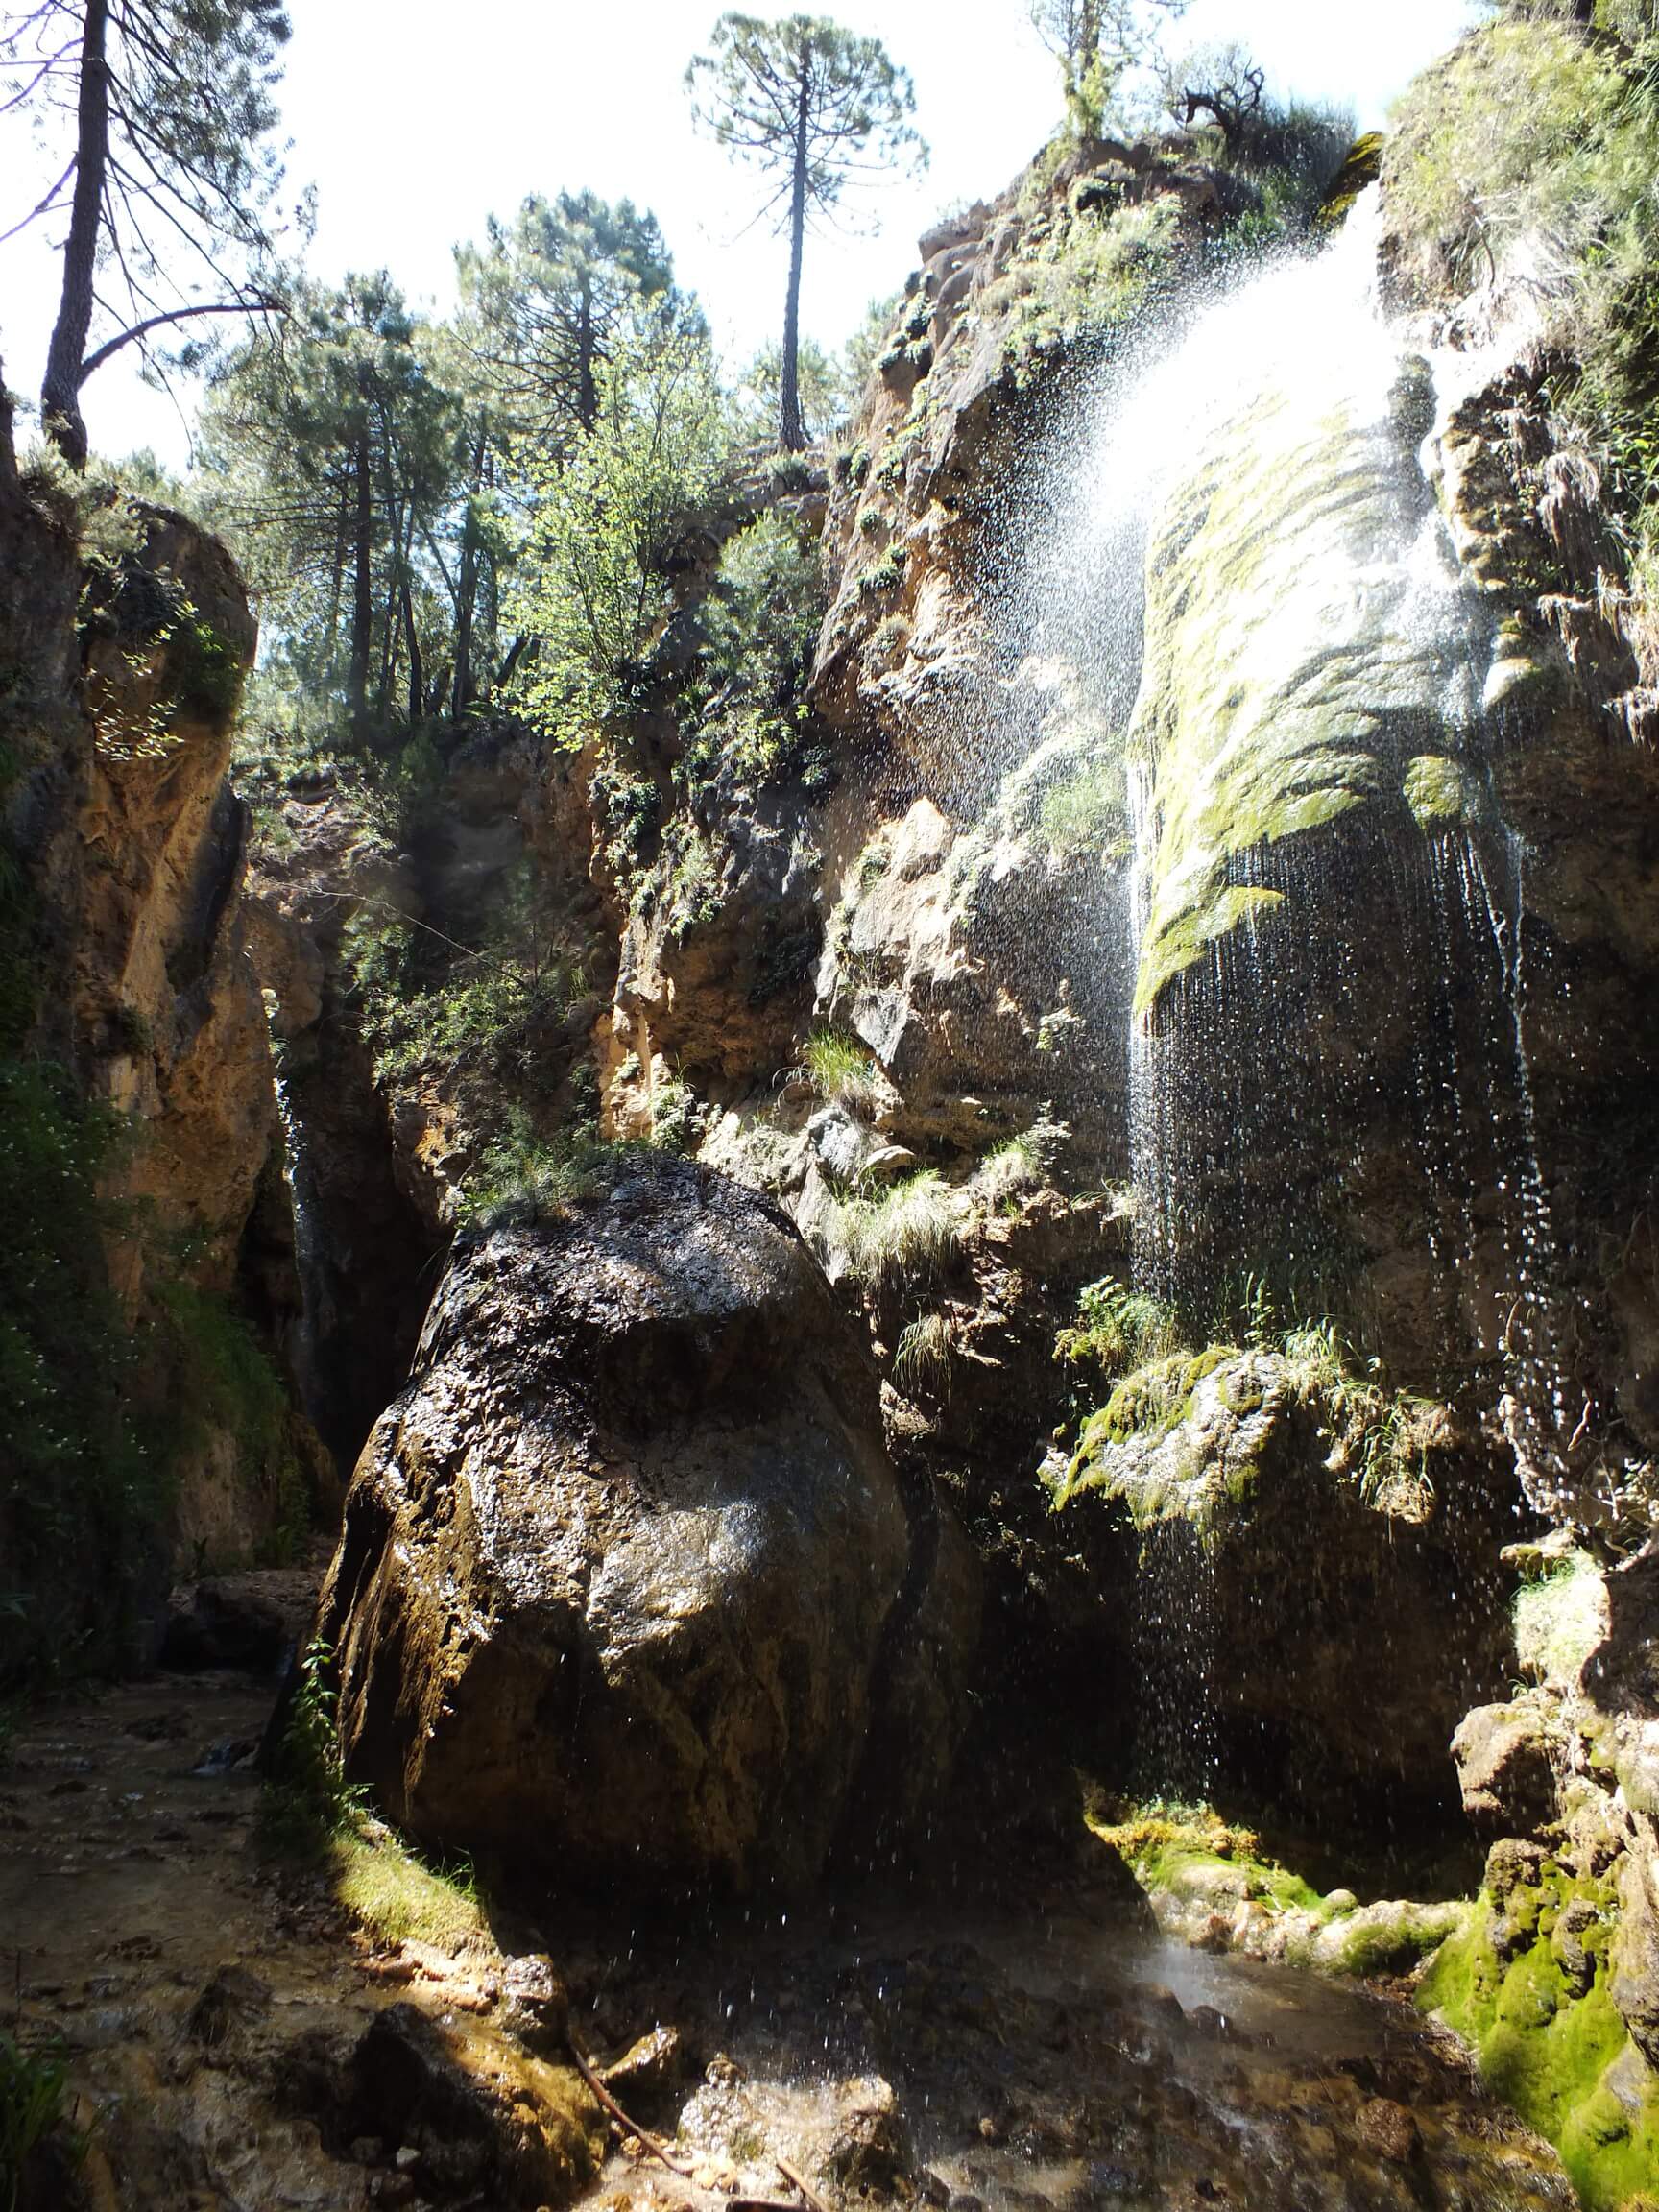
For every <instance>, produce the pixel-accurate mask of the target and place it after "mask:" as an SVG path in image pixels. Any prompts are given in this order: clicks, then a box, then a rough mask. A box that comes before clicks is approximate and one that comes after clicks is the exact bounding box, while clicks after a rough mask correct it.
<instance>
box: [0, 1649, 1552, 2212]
mask: <svg viewBox="0 0 1659 2212" xmlns="http://www.w3.org/2000/svg"><path fill="white" fill-rule="evenodd" d="M272 1697H273V1686H272V1683H271V1680H270V1678H269V1677H268V1676H263V1675H259V1674H254V1673H249V1672H246V1671H237V1670H229V1669H224V1668H217V1669H210V1670H207V1671H196V1672H190V1673H183V1672H175V1673H165V1672H164V1673H161V1674H159V1675H156V1676H154V1677H152V1678H151V1679H149V1680H146V1681H141V1682H135V1683H129V1684H126V1685H123V1686H121V1687H119V1688H116V1689H111V1690H108V1691H105V1692H102V1693H98V1694H89V1695H84V1696H81V1697H78V1698H76V1699H74V1700H72V1701H66V1702H64V1703H62V1704H60V1705H59V1706H57V1707H55V1708H52V1709H48V1710H46V1711H44V1712H42V1713H41V1714H40V1715H39V1716H38V1717H37V1718H36V1719H35V1720H34V1721H33V1722H32V1723H31V1725H30V1726H29V1727H28V1728H27V1729H26V1730H24V1731H23V1732H22V1733H21V1734H20V1735H19V1736H18V1737H17V1739H16V1740H15V1743H14V1744H13V1747H12V1756H11V1760H10V1764H9V1765H8V1767H7V1768H6V1769H5V1772H4V1775H3V1777H0V1828H3V1830H4V1835H5V1851H4V1857H3V1861H0V1946H3V1947H4V1949H5V1950H6V1951H7V1952H8V1953H9V1954H11V1957H10V1959H9V1960H8V1966H9V1969H10V1971H9V1972H8V1975H7V1981H8V1983H9V1984H10V1988H9V1996H10V1998H11V2008H12V2010H13V2012H14V2014H15V2026H16V2029H17V2031H18V2033H19V2035H20V2037H21V2039H22V2040H23V2041H24V2042H25V2043H26V2044H29V2045H31V2046H33V2047H35V2048H36V2049H38V2048H42V2047H48V2048H49V2047H51V2045H52V2044H54V2043H55V2045H56V2048H57V2050H58V2052H59V2054H60V2060H61V2063H62V2065H63V2066H64V2067H65V2069H66V2071H67V2076H68V2081H69V2085H70V2090H71V2094H72V2097H73V2099H74V2105H75V2119H76V2122H77V2125H78V2127H79V2128H80V2129H81V2130H82V2133H83V2138H84V2147H83V2149H82V2151H81V2153H80V2155H79V2158H77V2157H75V2156H74V2155H65V2156H63V2157H61V2158H56V2159H42V2158H40V2157H36V2159H35V2160H34V2161H33V2162H32V2164H31V2165H30V2166H29V2167H28V2168H27V2169H26V2177H25V2186H24V2194H23V2196H22V2198H21V2199H20V2201H21V2202H22V2203H23V2204H25V2205H26V2206H31V2207H35V2208H37V2212H38V2208H43V2207H46V2206H54V2207H56V2206H59V2205H67V2204H74V2203H77V2202H79V2203H80V2204H83V2205H92V2206H107V2205H116V2204H140V2203H141V2204H157V2205H158V2204H162V2203H166V2204H168V2205H177V2206H180V2207H186V2206H187V2207H191V2208H193V2212H209V2208H211V2212H220V2208H226V2212H228V2208H230V2207H236V2208H238V2212H242V2208H246V2212H254V2208H261V2212H263V2208H264V2207H275V2206H279V2205H281V2206H286V2205H296V2206H299V2205H304V2206H317V2207H332V2206H356V2205H360V2204H361V2205H368V2204H385V2205H405V2206H421V2205H433V2206H459V2205H471V2206H477V2207H480V2208H482V2207H485V2206H496V2205H502V2206H517V2205H526V2206H534V2205H538V2204H552V2203H559V2202H567V2201H572V2200H574V2201H577V2202H579V2203H582V2204H584V2205H590V2206H593V2207H599V2206H603V2207H605V2208H606V2212H630V2208H632V2207H638V2208H639V2212H645V2208H646V2207H652V2208H655V2212H671V2208H679V2207H685V2208H686V2212H719V2208H721V2207H725V2206H731V2207H733V2212H741V2208H744V2207H751V2208H752V2207H754V2206H755V2205H757V2204H758V2203H766V2204H774V2203H775V2204H779V2205H785V2204H787V2205H791V2206H796V2207H799V2206H800V2205H801V2204H803V2203H804V2202H805V2204H806V2205H807V2206H809V2207H814V2208H817V2207H829V2208H830V2212H848V2208H850V2207H852V2206H854V2205H860V2204H886V2203H896V2204H904V2205H932V2206H936V2207H939V2208H940V2212H982V2208H991V2207H1006V2208H1008V2212H1044V2208H1045V2207H1049V2206H1052V2207H1054V2208H1055V2212H1065V2208H1067V2207H1070V2206H1083V2205H1100V2206H1112V2207H1124V2208H1128V2207H1147V2208H1151V2207H1159V2208H1170V2212H1173V2208H1175V2207H1182V2208H1187V2207H1194V2208H1195V2207H1198V2206H1200V2205H1213V2204H1232V2205H1238V2206H1245V2205H1262V2206H1264V2205H1268V2204H1271V2205H1274V2206H1306V2207H1309V2208H1310V2212H1311V2208H1312V2207H1320V2208H1321V2212H1325V2208H1338V2207H1355V2208H1357V2212H1358V2208H1360V2207H1364V2208H1370V2207H1378V2208H1383V2207H1390V2208H1391V2207H1394V2206H1400V2207H1403V2208H1404V2207H1408V2206H1409V2207H1417V2206H1436V2207H1447V2208H1451V2207H1459V2208H1464V2207H1469V2208H1473V2207H1491V2208H1494V2212H1496V2208H1499V2207H1503V2208H1509V2207H1518V2208H1519V2207H1530V2206H1541V2207H1542V2206H1568V2205H1571V2204H1572V2203H1573V2202H1574V2197H1573V2193H1572V2190H1571V2188H1570V2186H1569V2184H1568V2183H1567V2181H1566V2180H1565V2178H1564V2177H1563V2176H1562V2175H1561V2172H1560V2170H1559V2167H1558V2166H1557V2165H1556V2163H1555V2160H1554V2158H1553V2155H1552V2153H1551V2152H1549V2151H1548V2150H1547V2149H1546V2148H1545V2147H1544V2146H1543V2145H1541V2144H1540V2143H1539V2142H1538V2141H1537V2139H1536V2138H1534V2137H1532V2136H1530V2135H1529V2134H1528V2133H1527V2131H1526V2130H1525V2129H1524V2128H1521V2127H1520V2125H1519V2124H1518V2123H1517V2122H1516V2121H1515V2120H1514V2119H1513V2118H1512V2117H1511V2116H1510V2115H1508V2114H1507V2113H1506V2112H1504V2111H1503V2110H1502V2109H1501V2108H1500V2107H1498V2106H1496V2105H1494V2104H1492V2103H1491V2102H1490V2101H1488V2100H1487V2099H1486V2098H1485V2097H1484V2096H1483V2095H1482V2093H1481V2092H1480V2090H1479V2087H1478V2086H1477V2085H1476V2084H1475V2082H1474V2081H1473V2080H1472V2079H1471V2077H1470V2075H1469V2073H1468V2071H1467V2069H1466V2067H1465V2066H1464V2065H1463V2063H1462V2062H1461V2060H1460V2058H1459V2056H1457V2054H1456V2052H1455V2048H1454V2047H1452V2046H1450V2045H1449V2043H1447V2042H1445V2041H1443V2040H1441V2039H1439V2038H1437V2037H1436V2036H1435V2035H1434V2033H1433V2032H1431V2030H1429V2029H1428V2028H1426V2027H1425V2025H1424V2023H1423V2022H1422V2021H1421V2020H1420V2019H1419V2018H1418V2017H1417V2016H1416V2015H1415V2014H1414V2013H1413V2012H1412V2011H1411V2010H1410V2009H1409V2008H1408V2007H1407V2006H1406V2005H1405V2004H1403V2003H1402V2002H1400V2001H1399V2000H1398V1999H1396V1998H1393V1997H1391V1996H1386V1995H1380V1994H1375V1993H1372V1992H1369V1991H1366V1990H1363V1989H1360V1988H1356V1987H1352V1986H1340V1987H1339V1986H1337V1985H1335V1984H1326V1983H1322V1982H1320V1981H1318V1980H1317V1979H1315V1978H1314V1977H1312V1976H1310V1975H1305V1974H1298V1973H1294V1972H1291V1971H1289V1970H1286V1969H1278V1970H1275V1969H1272V1968H1268V1967H1262V1966H1259V1965H1252V1964H1251V1963H1249V1962H1247V1961H1242V1960H1235V1959H1226V1958H1219V1957H1211V1956H1207V1955H1205V1954H1203V1953H1201V1952H1197V1951H1193V1950H1189V1949H1187V1948H1186V1947H1185V1946H1182V1945H1180V1944H1177V1943H1172V1942H1170V1941H1167V1940H1166V1939H1165V1938H1163V1937H1161V1936H1158V1935H1157V1933H1156V1931H1155V1930H1154V1929H1153V1928H1152V1927H1151V1925H1150V1921H1149V1918H1148V1916H1147V1915H1146V1913H1145V1911H1144V1908H1143V1907H1142V1904H1141V1903H1140V1901H1139V1899H1138V1898H1137V1897H1136V1896H1135V1895H1134V1893H1133V1892H1130V1891H1126V1890H1125V1887H1124V1886H1123V1883H1122V1878H1121V1871H1120V1867H1119V1865H1118V1862H1117V1861H1116V1860H1115V1859H1114V1858H1112V1856H1111V1855H1110V1854H1109V1853H1108V1852H1106V1850H1105V1848H1104V1846H1102V1845H1100V1844H1098V1843H1097V1842H1095V1841H1094V1840H1093V1839H1091V1838H1090V1837H1089V1836H1088V1835H1087V1832H1086V1831H1085V1830H1084V1829H1083V1828H1082V1826H1081V1823H1080V1822H1079V1823H1078V1824H1077V1826H1076V1828H1075V1832H1074V1833H1073V1832H1072V1831H1070V1829H1059V1830H1057V1831H1056V1839H1055V1841H1054V1843H1053V1845H1052V1847H1051V1849H1050V1850H1049V1851H1048V1852H1046V1853H1045V1854H1040V1855H1038V1856H1037V1857H1033V1856H1032V1855H1031V1854H1030V1853H1029V1852H1022V1854H1021V1857H1020V1863H1017V1864H1013V1865H1010V1864H1006V1863H998V1859H997V1854H996V1851H995V1848H994V1847H993V1849H992V1850H991V1852H990V1854H989V1856H987V1855H986V1854H985V1853H984V1852H983V1851H982V1850H974V1851H971V1852H967V1853H963V1852H961V1851H959V1850H956V1849H954V1848H952V1849H949V1850H946V1849H944V1848H943V1846H944V1845H945V1844H946V1841H947V1839H946V1838H945V1837H944V1836H943V1835H941V1836H940V1838H939V1841H940V1844H941V1847H942V1849H941V1853H940V1855H939V1863H936V1865H935V1867H934V1871H933V1875H932V1876H931V1877H930V1878H927V1879H925V1880H924V1881H923V1882H922V1883H921V1884H919V1885H917V1886H916V1887H912V1888H909V1889H907V1890H905V1891H902V1892H887V1893H879V1894H878V1893H877V1892H874V1891H872V1890H869V1889H867V1888H866V1889H862V1890H859V1891H857V1892H856V1893H852V1892H847V1893H843V1894H840V1895H836V1894H834V1893H833V1892H830V1893H829V1894H826V1893H823V1892H820V1893H819V1894H818V1896H817V1899H816V1901H815V1902H814V1903H813V1904H812V1905H811V1906H810V1907H809V1908H808V1909H806V1910H802V1909H801V1908H799V1907H796V1908H791V1907H789V1906H787V1905H786V1904H784V1903H782V1902H781V1901H780V1900H779V1899H778V1898H777V1897H776V1896H775V1895H774V1896H768V1897H767V1898H766V1900H765V1901H764V1902H762V1901H760V1900H758V1899H757V1900H753V1901H752V1902H751V1903H750V1905H749V1906H748V1908H747V1909H744V1908H742V1907H730V1906H729V1907H728V1908H726V1909H725V1911H723V1912H722V1913H720V1914H718V1915H712V1914H710V1912H709V1910H708V1909H707V1908H699V1909H697V1910H695V1911H692V1910H690V1909H687V1910H686V1911H684V1912H680V1913H676V1912H673V1911H667V1910H664V1909H661V1908H660V1909H659V1911H658V1912H657V1913H656V1915H655V1916H654V1917H653V1918H652V1919H650V1920H649V1921H645V1920H636V1921H629V1920H626V1919H622V1918H618V1917H616V1916H615V1915H614V1914H604V1913H596V1912H595V1911H593V1909H592V1908H591V1907H589V1905H587V1904H585V1903H583V1902H582V1901H581V1900H580V1899H579V1898H577V1897H573V1896H566V1895H558V1894H554V1893H552V1892H551V1891H550V1890H543V1891H542V1892H541V1893H540V1897H539V1901H538V1902H537V1903H536V1905H535V1910H534V1916H531V1915H530V1914H528V1913H527V1912H526V1911H525V1910H524V1906H525V1902H526V1901H525V1899H524V1897H523V1896H522V1895H520V1896H519V1898H518V1899H517V1909H516V1910H509V1909H507V1908H505V1907H503V1906H500V1905H498V1904H497V1903H496V1902H495V1901H494V1900H493V1898H490V1897H489V1896H488V1895H486V1896H485V1897H480V1895H479V1893H478V1891H477V1889H476V1887H474V1885H473V1884H472V1882H471V1881H470V1880H469V1879H466V1878H462V1879H460V1880H457V1879H455V1878H454V1877H453V1876H452V1877H451V1878H450V1879H449V1880H448V1881H446V1882H445V1881H443V1880H438V1879H434V1877H433V1876H432V1875H431V1874H430V1873H429V1872H427V1871H425V1870H424V1869H423V1868H422V1867H421V1865H420V1864H419V1863H418V1862H416V1861H415V1860H414V1859H413V1858H412V1857H411V1856H410V1855H409V1854H407V1853H406V1852H405V1851H403V1849H402V1848H401V1846H400V1845H399V1844H398V1843H397V1839H395V1838H394V1837H393V1836H392V1835H391V1833H390V1832H389V1831H387V1830H386V1829H384V1828H383V1827H381V1826H380V1825H379V1824H377V1823H375V1822H373V1821H372V1820H368V1819H367V1818H364V1819H363V1820H362V1821H361V1822H360V1823H359V1825H358V1826H357V1827H356V1828H354V1829H349V1832H348V1836H347V1838H346V1839H341V1840H337V1842H336V1845H335V1846H334V1847H333V1848H332V1849H331V1850H330V1852H329V1853H328V1854H326V1855H325V1856H324V1857H323V1858H321V1859H319V1860H313V1861H311V1862H310V1863H306V1862H304V1861H301V1860H296V1859H295V1858H293V1857H292V1856H284V1855H283V1854H282V1853H281V1852H280V1850H278V1849H276V1848H275V1847H274V1843H273V1839H272V1836H271V1833H270V1824H269V1821H268V1820H264V1819H262V1817H261V1785H260V1783H259V1781H258V1779H257V1777H256V1775H255V1773H254V1772H253V1769H252V1749H253V1746H254V1745H255V1743H257V1740H258V1737H259V1735H260V1732H261V1730H262V1728H263V1726H264V1723H265V1721H266V1719H267V1718H268V1715H269V1712H270V1709H271V1704H272ZM944 1864H948V1865H949V1867H950V1870H951V1872H950V1877H949V1878H947V1877H946V1876H945V1875H944V1874H943V1873H942V1872H941V1866H942V1865H944ZM970 1864H971V1865H972V1867H973V1872H972V1874H970V1873H969V1872H967V1871H966V1870H965V1869H966V1868H967V1867H968V1866H969V1865H970ZM584 2069H586V2070H587V2071H586V2072H585V2071H584ZM592 2082H597V2083H598V2084H599V2087H600V2089H601V2090H602V2092H603V2100H604V2101H603V2102H602V2101H601V2098H600V2097H599V2096H597V2095H596V2094H595V2092H594V2089H593V2087H592V2086H590V2083H592ZM613 2114H621V2115H625V2116H626V2117H625V2121H624V2120H623V2119H619V2118H617V2117H614V2116H613ZM647 2137H648V2138H649V2141H648V2142H647V2140H646V2138H647Z"/></svg>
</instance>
